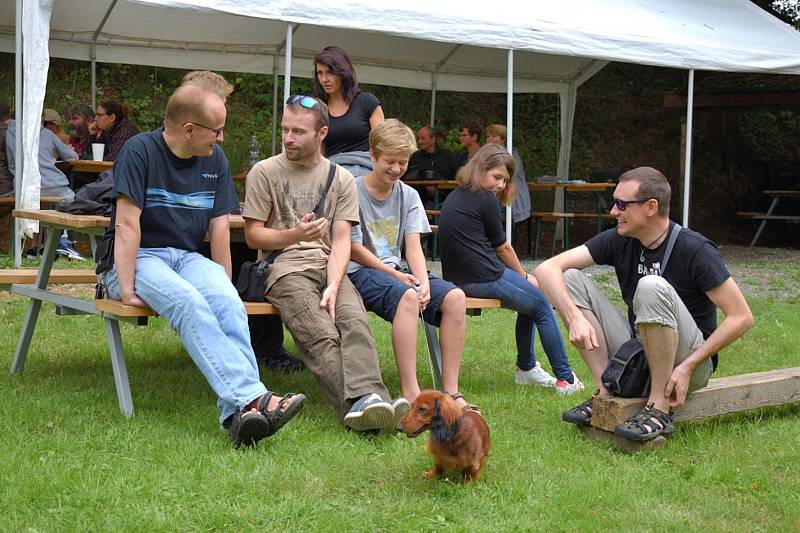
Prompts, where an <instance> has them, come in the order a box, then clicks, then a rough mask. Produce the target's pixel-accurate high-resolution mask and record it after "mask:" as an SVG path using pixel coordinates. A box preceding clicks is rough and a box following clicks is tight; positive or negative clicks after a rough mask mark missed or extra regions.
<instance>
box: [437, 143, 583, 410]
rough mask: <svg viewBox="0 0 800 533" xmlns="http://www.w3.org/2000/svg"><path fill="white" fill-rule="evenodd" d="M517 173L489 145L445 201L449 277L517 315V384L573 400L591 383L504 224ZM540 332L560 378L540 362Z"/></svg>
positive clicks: (502, 152) (501, 151)
mask: <svg viewBox="0 0 800 533" xmlns="http://www.w3.org/2000/svg"><path fill="white" fill-rule="evenodd" d="M515 170H516V169H515V166H514V159H513V158H512V157H511V154H509V153H508V152H507V151H506V149H505V148H503V147H502V146H499V145H497V144H487V145H485V146H484V147H482V148H481V149H480V150H478V151H477V153H476V154H475V155H474V156H473V157H472V159H470V160H469V162H468V163H467V164H466V165H465V166H464V167H463V168H462V169H461V170H459V171H458V176H457V177H456V179H457V180H458V185H459V187H458V189H456V190H454V191H453V192H452V193H450V196H448V197H447V200H445V202H444V205H443V206H442V215H441V217H440V218H439V236H440V242H441V246H442V250H441V257H442V274H443V276H444V278H445V279H446V280H448V281H452V282H453V283H455V284H456V285H458V286H459V287H461V289H462V290H463V291H464V293H465V294H466V295H467V296H474V297H477V298H497V299H499V300H500V302H501V305H502V307H503V308H504V309H511V310H513V311H516V312H517V323H516V341H517V369H516V372H515V375H514V381H515V382H516V383H518V384H520V385H528V384H534V385H539V386H540V387H554V388H555V390H556V392H557V393H559V394H573V393H575V392H577V391H579V390H582V389H583V383H581V381H580V380H579V379H578V377H577V376H576V375H575V374H574V373H573V372H572V368H571V367H570V364H569V361H568V360H567V351H566V349H565V347H564V340H563V339H562V338H561V330H560V329H559V327H558V321H557V320H556V315H555V313H554V312H553V307H552V306H551V305H550V302H548V301H547V299H546V298H545V296H544V294H543V293H542V291H540V290H539V287H538V284H537V282H536V278H534V277H533V276H532V275H530V274H528V273H527V272H525V270H524V269H523V268H522V265H521V264H520V262H519V259H518V258H517V254H516V253H515V252H514V248H512V247H511V244H510V243H509V242H508V240H507V239H506V235H505V232H504V231H503V225H502V224H501V222H500V204H501V203H502V204H504V205H507V204H508V203H509V202H511V198H513V195H514V182H513V181H512V179H511V177H512V176H513V175H514V171H515ZM498 197H499V199H498ZM536 330H538V331H539V335H540V338H541V341H542V347H543V348H544V351H545V354H546V355H547V358H548V360H549V361H550V366H551V367H552V368H553V372H554V373H555V375H556V377H555V378H554V377H553V376H551V375H550V374H548V373H547V372H546V371H545V370H544V369H542V367H541V365H540V364H539V362H538V361H536V355H535V353H534V350H533V339H534V335H535V333H536Z"/></svg>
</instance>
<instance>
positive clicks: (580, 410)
mask: <svg viewBox="0 0 800 533" xmlns="http://www.w3.org/2000/svg"><path fill="white" fill-rule="evenodd" d="M598 392H599V391H598ZM595 394H596V393H595ZM593 402H594V394H592V396H590V397H589V399H588V400H586V401H585V402H583V403H581V404H578V405H576V406H575V407H573V408H572V409H570V410H569V411H564V413H563V414H562V415H561V420H563V421H564V422H569V423H570V424H575V425H577V426H591V425H592V403H593Z"/></svg>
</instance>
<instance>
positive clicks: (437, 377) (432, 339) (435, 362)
mask: <svg viewBox="0 0 800 533" xmlns="http://www.w3.org/2000/svg"><path fill="white" fill-rule="evenodd" d="M422 325H423V326H424V327H425V342H427V343H428V355H429V356H430V358H431V370H432V371H433V385H434V387H435V388H437V389H441V388H442V352H441V350H440V349H439V335H438V334H437V333H436V326H432V325H430V324H428V323H427V322H425V321H424V320H422Z"/></svg>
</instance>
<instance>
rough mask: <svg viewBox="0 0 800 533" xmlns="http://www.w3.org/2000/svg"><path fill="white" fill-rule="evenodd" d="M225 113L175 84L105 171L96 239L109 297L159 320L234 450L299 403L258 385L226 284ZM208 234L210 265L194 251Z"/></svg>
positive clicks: (243, 321) (243, 318) (230, 207)
mask: <svg viewBox="0 0 800 533" xmlns="http://www.w3.org/2000/svg"><path fill="white" fill-rule="evenodd" d="M225 118H226V110H225V104H224V102H223V101H222V99H221V98H220V97H219V96H217V95H216V94H215V93H214V92H213V91H210V90H208V89H207V88H205V87H201V86H197V85H188V86H182V87H179V88H178V89H177V90H176V91H175V92H174V93H173V94H172V96H171V97H170V99H169V101H168V102H167V108H166V113H165V116H164V127H163V128H159V129H158V130H155V131H152V132H148V133H141V134H138V135H136V136H134V137H132V138H131V139H129V140H128V141H127V142H126V143H125V146H124V147H123V148H122V150H121V152H120V154H119V158H118V159H117V161H116V164H115V166H114V190H113V194H112V196H113V197H114V198H115V199H116V202H115V205H114V209H113V211H112V215H111V220H112V224H111V226H110V227H109V229H108V232H107V233H106V237H105V239H106V240H107V241H108V240H113V242H114V253H113V258H114V264H113V268H112V269H111V270H108V271H107V272H105V274H104V275H103V278H104V282H105V284H106V286H107V289H108V293H109V295H110V296H111V297H112V298H118V299H121V300H122V302H123V303H125V304H128V305H138V306H143V305H149V306H150V307H151V308H152V309H153V310H154V311H155V312H157V313H158V314H159V315H161V316H163V317H164V318H166V319H167V320H168V321H169V323H170V326H172V327H173V329H175V330H176V331H177V332H178V334H179V335H180V337H181V340H182V341H183V345H184V346H185V347H186V350H187V351H188V352H189V355H190V356H191V358H192V360H193V361H194V363H195V364H196V365H197V367H198V368H199V369H200V371H201V372H202V373H203V375H204V376H205V378H206V380H207V381H208V383H209V385H211V388H212V389H213V390H214V392H215V393H216V395H217V398H218V399H217V405H218V406H219V410H220V422H221V424H222V426H223V427H224V428H227V429H228V430H229V432H230V435H231V439H232V440H233V443H234V445H235V446H239V445H242V444H244V445H250V444H254V443H255V442H257V441H259V440H261V439H263V438H265V437H268V436H270V435H272V434H273V433H275V432H276V431H278V430H279V429H280V428H281V427H282V426H283V425H284V424H285V423H286V422H287V421H289V420H290V419H291V418H292V417H293V416H294V415H295V414H296V413H297V412H298V411H299V410H300V408H301V407H302V406H303V403H304V401H305V397H304V396H303V395H302V394H287V395H286V396H284V397H280V396H276V395H275V394H274V393H272V392H269V391H268V390H267V388H266V387H265V386H264V385H263V383H262V382H261V381H260V379H259V376H258V366H257V364H256V359H255V354H254V353H253V349H252V348H251V346H250V332H249V331H248V328H247V313H246V311H245V308H244V305H243V304H242V301H241V300H240V299H239V295H238V293H237V292H236V289H235V288H234V286H233V284H232V283H231V256H230V233H229V229H228V214H229V213H230V212H232V211H234V210H235V209H237V208H238V207H239V201H238V198H237V197H236V189H235V188H234V186H233V180H232V179H231V175H230V171H229V169H228V161H227V159H226V158H225V154H224V153H223V152H222V149H221V148H220V147H219V146H217V142H218V141H221V140H222V137H223V130H224V128H225ZM206 234H207V235H208V240H209V243H210V246H211V257H212V259H213V261H212V260H209V259H207V258H205V257H203V256H202V255H200V254H199V253H198V250H199V249H200V248H202V247H203V245H204V242H203V241H204V238H205V236H206Z"/></svg>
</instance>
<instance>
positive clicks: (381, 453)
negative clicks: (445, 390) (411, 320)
mask: <svg viewBox="0 0 800 533" xmlns="http://www.w3.org/2000/svg"><path fill="white" fill-rule="evenodd" d="M81 266H86V265H81ZM776 271H777V272H779V273H780V275H775V274H774V273H775V272H776ZM746 275H747V276H752V277H753V280H754V281H757V282H758V283H762V281H763V280H764V277H766V278H767V281H766V285H767V286H768V288H769V286H773V288H774V290H773V291H770V290H761V291H758V292H757V293H755V294H753V295H748V299H749V301H750V304H751V306H752V309H753V312H754V315H755V317H756V321H757V323H756V327H755V328H754V329H753V330H752V331H751V332H750V333H748V335H747V336H746V337H745V338H744V339H742V340H740V341H738V342H736V343H735V344H734V345H732V346H731V347H730V348H728V349H727V350H725V351H724V352H723V353H722V357H721V358H720V361H721V366H720V370H719V372H718V375H730V374H737V373H743V372H753V371H760V370H768V369H774V368H780V367H785V366H797V365H798V357H797V356H798V348H797V344H798V339H800V335H799V334H798V331H800V298H798V296H797V293H796V288H797V286H798V282H800V266H798V265H797V264H796V263H795V264H794V265H792V264H789V265H788V266H787V265H786V264H781V265H780V266H779V267H777V268H776V269H772V270H769V269H760V268H752V269H749V270H747V273H746ZM770 276H772V277H774V281H771V279H770ZM598 278H599V279H600V280H601V281H602V282H605V283H609V282H610V281H612V279H611V278H612V276H610V275H608V274H600V275H599V276H598ZM787 280H788V283H789V285H788V286H789V287H790V288H791V287H794V291H790V292H794V294H793V295H792V294H789V295H788V296H787V295H786V291H785V289H786V286H787ZM66 290H71V289H70V288H66ZM86 294H87V296H88V292H87V293H86ZM24 308H25V301H24V300H23V299H21V298H16V297H10V296H8V295H7V294H6V293H0V370H2V369H6V370H2V371H0V406H1V407H2V409H1V410H0V427H2V428H4V429H3V430H2V431H0V465H2V469H1V470H0V517H2V518H0V530H6V531H26V530H30V531H79V530H92V531H118V530H137V531H151V530H256V529H259V530H264V529H266V530H324V531H364V530H369V531H373V530H376V531H394V530H399V531H419V530H437V531H438V530H444V529H446V530H449V531H495V530H503V531H516V530H542V531H561V530H573V531H594V530H604V531H605V530H618V531H639V530H676V531H677V530H690V529H692V530H694V529H710V530H733V531H753V530H782V531H784V530H794V531H800V505H799V504H800V496H798V495H800V437H799V435H800V405H798V404H794V405H793V406H786V407H779V408H769V409H762V410H759V411H754V412H751V413H744V414H736V415H727V416H723V417H720V418H718V419H715V420H713V421H706V422H699V423H693V424H684V425H679V426H678V427H677V430H676V433H675V435H674V436H673V438H672V439H671V440H670V442H669V444H668V445H667V447H666V448H664V449H661V450H655V451H652V452H649V453H643V454H638V455H634V456H630V455H626V454H623V453H621V452H619V451H617V450H616V449H615V448H613V447H611V446H610V445H607V444H598V443H595V442H592V441H589V440H586V439H584V438H583V437H582V436H581V435H580V433H579V432H578V431H577V430H576V429H575V428H574V427H573V426H571V425H569V424H565V423H562V422H561V418H560V417H561V412H562V411H564V410H565V409H568V408H569V407H571V406H573V405H574V404H576V403H578V402H579V401H582V400H583V399H584V397H585V396H586V395H588V394H589V393H590V392H591V390H587V391H586V393H585V394H580V395H579V396H573V397H559V396H556V395H555V394H554V393H553V392H549V391H547V390H543V389H540V388H534V387H524V386H519V385H515V384H514V382H513V370H514V353H515V349H514V335H513V320H514V315H513V313H511V312H509V311H505V310H491V311H484V313H483V315H482V316H480V317H473V318H469V319H468V324H467V327H468V336H467V343H466V346H467V347H466V351H465V354H464V362H463V366H462V371H461V376H462V377H461V384H462V391H463V392H464V393H465V394H466V396H467V398H468V399H469V400H470V401H472V402H474V403H477V404H479V405H480V406H481V407H482V409H483V412H484V414H485V416H486V418H487V420H488V422H489V425H490V427H491V431H492V445H493V446H492V451H491V455H490V456H489V460H488V463H487V467H486V471H485V473H484V477H483V479H481V480H480V481H479V482H477V483H473V484H470V485H466V486H464V485H461V484H459V483H452V482H449V481H427V480H425V479H423V477H422V472H423V471H424V470H425V469H427V468H429V466H430V464H431V458H430V457H429V456H428V454H427V453H426V452H425V451H424V444H425V438H426V436H423V437H420V438H418V439H415V440H410V439H408V438H406V437H405V436H404V435H399V434H398V435H381V436H378V437H363V436H360V435H357V434H353V433H350V432H348V431H345V430H344V429H343V428H342V426H340V424H339V423H338V422H337V421H336V420H335V418H334V416H333V412H332V410H331V409H330V408H328V407H327V406H326V405H325V404H324V403H323V400H322V395H321V394H320V392H319V389H318V387H317V386H316V384H315V383H314V380H313V378H312V377H311V376H310V375H309V374H308V373H307V372H306V373H302V374H298V375H291V376H287V375H283V374H266V375H265V374H264V373H263V372H262V377H263V379H264V380H265V381H266V383H267V384H268V385H269V386H270V388H273V389H275V390H276V391H278V392H286V391H301V392H304V393H305V394H306V395H307V396H308V397H309V402H308V403H307V406H306V408H305V409H304V411H303V412H302V413H301V414H300V415H299V416H298V417H297V418H296V419H295V420H294V421H293V422H292V423H290V424H289V425H287V426H286V427H285V428H284V429H282V430H281V432H280V433H278V434H277V435H276V436H275V437H273V438H271V439H268V440H266V441H263V442H262V443H261V444H260V445H259V446H258V447H256V448H255V449H251V450H244V451H236V450H233V449H232V447H231V446H230V443H229V441H228V437H227V434H226V433H224V432H223V431H222V430H220V429H219V427H218V426H217V424H216V419H217V411H216V407H215V402H214V397H213V395H212V393H211V391H210V390H209V388H208V386H207V385H206V383H205V381H204V379H203V377H202V376H201V375H200V373H199V372H198V371H197V369H196V368H195V367H194V365H193V363H192V362H191V360H190V359H189V357H188V356H187V355H186V353H185V351H184V350H183V349H182V347H181V344H180V342H179V340H178V338H177V336H176V335H175V334H174V333H173V332H171V331H170V330H169V329H168V328H167V327H166V326H165V324H164V321H163V320H158V319H157V320H152V321H151V325H150V326H148V327H141V328H137V327H134V326H130V325H123V327H122V335H123V339H124V341H125V350H126V355H127V363H128V371H129V375H130V381H131V389H132V392H133V399H134V405H135V408H136V416H135V417H133V418H131V419H125V418H123V417H122V416H121V414H120V413H119V410H118V407H117V400H116V394H115V392H114V382H113V378H112V374H111V365H110V361H109V357H108V349H107V344H106V339H105V334H104V330H103V327H102V325H101V323H100V321H99V320H97V318H96V317H57V316H55V315H54V313H53V308H52V306H49V305H44V306H43V309H42V313H41V314H40V319H39V326H38V328H37V331H36V334H35V336H34V340H33V344H32V346H31V350H30V353H29V356H28V362H27V368H26V370H25V372H24V373H23V374H21V375H16V376H12V375H10V374H9V373H8V371H7V369H8V368H10V365H11V359H12V355H13V352H14V347H15V344H16V339H17V335H18V333H19V329H20V326H21V322H22V315H23V313H24ZM370 320H371V324H372V327H373V331H374V332H375V335H376V338H377V344H378V347H379V350H380V359H381V367H382V370H383V374H384V378H385V380H386V382H387V385H388V386H389V389H390V390H391V391H392V392H393V393H394V394H397V392H398V390H399V386H398V382H397V376H396V370H395V365H394V358H393V355H392V353H391V343H390V340H389V328H388V325H387V324H385V323H383V322H382V321H380V320H379V319H377V318H376V317H374V316H371V317H370ZM288 338H289V337H288V336H287V340H288ZM419 339H420V342H419V361H418V362H419V371H418V374H419V376H420V380H421V384H422V385H423V386H430V385H431V383H432V381H431V378H430V373H429V371H428V362H427V353H426V351H425V348H424V344H423V342H422V340H423V339H422V335H421V334H420V337H419ZM287 344H288V347H289V349H290V350H291V351H295V350H294V346H293V345H292V343H291V341H288V342H287ZM537 344H538V342H537ZM537 355H538V356H539V357H540V358H541V359H543V361H544V366H545V368H548V369H549V365H548V364H547V362H546V358H544V357H543V354H542V353H541V349H539V351H538V352H537ZM569 355H570V360H571V361H572V363H573V364H574V367H575V369H576V371H577V373H578V375H579V376H580V377H581V379H583V380H584V381H585V382H586V383H587V389H590V388H591V387H592V384H591V379H590V378H589V374H588V371H587V369H586V366H585V365H584V364H583V362H582V361H581V359H580V356H579V355H578V354H577V352H576V351H575V350H574V349H573V348H571V347H570V348H569Z"/></svg>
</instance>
